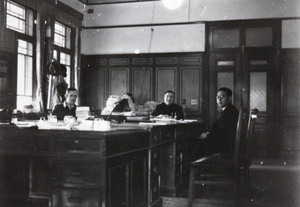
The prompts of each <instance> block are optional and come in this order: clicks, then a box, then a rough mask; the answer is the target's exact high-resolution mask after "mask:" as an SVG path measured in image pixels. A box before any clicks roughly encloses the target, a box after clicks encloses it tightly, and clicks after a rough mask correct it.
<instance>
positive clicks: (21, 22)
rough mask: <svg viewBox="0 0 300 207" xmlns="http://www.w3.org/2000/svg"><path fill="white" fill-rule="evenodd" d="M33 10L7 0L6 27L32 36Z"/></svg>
mask: <svg viewBox="0 0 300 207" xmlns="http://www.w3.org/2000/svg"><path fill="white" fill-rule="evenodd" d="M33 25H34V15H33V11H32V10H30V9H27V8H25V7H22V6H20V5H18V4H16V3H14V2H11V1H8V2H7V9H6V28H9V29H12V30H15V31H17V32H20V33H23V34H27V35H30V36H33Z"/></svg>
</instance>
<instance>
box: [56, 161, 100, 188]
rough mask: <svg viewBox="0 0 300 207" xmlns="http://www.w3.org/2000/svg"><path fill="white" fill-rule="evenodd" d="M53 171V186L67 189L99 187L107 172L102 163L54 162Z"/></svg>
mask: <svg viewBox="0 0 300 207" xmlns="http://www.w3.org/2000/svg"><path fill="white" fill-rule="evenodd" d="M52 169H53V185H55V186H66V187H77V186H81V187H82V186H84V187H86V186H89V187H99V186H100V185H101V177H103V175H102V174H103V173H104V172H105V170H104V169H105V168H104V167H103V165H102V164H101V162H100V161H99V162H83V161H80V162H78V161H54V162H53V163H52ZM101 169H102V170H101Z"/></svg>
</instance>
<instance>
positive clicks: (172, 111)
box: [152, 90, 184, 120]
mask: <svg viewBox="0 0 300 207" xmlns="http://www.w3.org/2000/svg"><path fill="white" fill-rule="evenodd" d="M174 101H175V93H174V92H173V91H170V90H168V91H166V92H165V95H164V102H163V103H161V104H158V105H157V106H156V108H155V109H154V111H153V112H152V115H153V116H158V115H168V116H171V117H173V118H175V117H176V119H178V120H179V119H184V114H183V111H182V107H181V106H180V105H178V104H175V103H174Z"/></svg>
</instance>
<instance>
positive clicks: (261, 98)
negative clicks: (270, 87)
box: [250, 72, 267, 111]
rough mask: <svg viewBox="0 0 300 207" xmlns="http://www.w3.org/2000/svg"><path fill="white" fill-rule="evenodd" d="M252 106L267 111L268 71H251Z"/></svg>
mask: <svg viewBox="0 0 300 207" xmlns="http://www.w3.org/2000/svg"><path fill="white" fill-rule="evenodd" d="M250 108H251V109H254V108H257V109H258V110H259V111H267V72H252V73H250Z"/></svg>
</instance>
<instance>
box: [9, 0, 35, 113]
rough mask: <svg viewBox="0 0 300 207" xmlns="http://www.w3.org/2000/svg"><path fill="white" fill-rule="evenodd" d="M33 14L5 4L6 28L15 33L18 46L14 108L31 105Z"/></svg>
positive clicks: (33, 39) (12, 3)
mask: <svg viewBox="0 0 300 207" xmlns="http://www.w3.org/2000/svg"><path fill="white" fill-rule="evenodd" d="M34 19H35V13H34V11H33V10H31V9H28V8H26V7H24V6H21V5H19V4H17V3H15V2H13V1H7V2H6V28H8V29H11V30H14V31H16V35H15V36H16V40H17V42H18V43H17V46H18V59H17V61H18V62H17V75H16V83H14V84H16V86H17V87H16V94H17V97H16V107H17V109H23V107H24V105H30V104H33V99H34V93H35V90H36V89H35V88H34V86H35V85H34V77H35V64H34V60H35V44H34V42H35V41H36V40H35V35H34V34H35V20H34Z"/></svg>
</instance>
